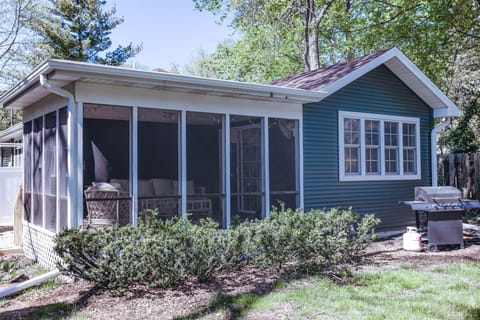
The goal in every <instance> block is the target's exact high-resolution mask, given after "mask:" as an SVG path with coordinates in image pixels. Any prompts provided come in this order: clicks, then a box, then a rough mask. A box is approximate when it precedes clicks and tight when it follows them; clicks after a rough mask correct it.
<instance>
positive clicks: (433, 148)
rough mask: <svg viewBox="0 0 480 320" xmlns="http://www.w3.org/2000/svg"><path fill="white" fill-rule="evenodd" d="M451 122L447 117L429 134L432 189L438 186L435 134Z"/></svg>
mask: <svg viewBox="0 0 480 320" xmlns="http://www.w3.org/2000/svg"><path fill="white" fill-rule="evenodd" d="M451 122H452V118H451V117H448V118H447V120H445V121H444V122H442V123H440V124H439V125H437V126H436V127H434V128H433V129H432V133H431V137H430V139H431V144H432V145H431V157H432V159H431V160H432V187H437V186H438V176H437V134H438V133H439V132H440V131H442V130H443V129H445V127H446V126H447V125H449V124H450V123H451Z"/></svg>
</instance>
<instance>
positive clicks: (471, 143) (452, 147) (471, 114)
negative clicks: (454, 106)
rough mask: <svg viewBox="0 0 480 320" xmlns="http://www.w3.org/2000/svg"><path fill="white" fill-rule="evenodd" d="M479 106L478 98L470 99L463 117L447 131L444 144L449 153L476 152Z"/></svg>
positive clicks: (477, 146)
mask: <svg viewBox="0 0 480 320" xmlns="http://www.w3.org/2000/svg"><path fill="white" fill-rule="evenodd" d="M479 112H480V104H479V101H478V98H472V99H471V100H470V102H469V103H468V104H467V106H466V107H465V111H464V113H463V115H462V116H461V117H460V119H459V120H458V123H457V124H456V126H455V127H454V128H453V129H452V130H450V131H448V133H447V136H446V137H445V138H444V143H445V144H446V146H447V147H448V149H449V151H450V152H451V153H470V152H477V151H478V148H479V145H478V142H479V139H478V138H479V136H478V134H479V133H478V120H479V118H478V115H479Z"/></svg>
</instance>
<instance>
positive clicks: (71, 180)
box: [40, 74, 77, 228]
mask: <svg viewBox="0 0 480 320" xmlns="http://www.w3.org/2000/svg"><path fill="white" fill-rule="evenodd" d="M40 85H41V86H42V87H44V88H45V89H46V90H48V91H49V92H51V93H53V94H56V95H58V96H61V97H63V98H67V100H68V102H67V112H68V120H67V127H68V133H67V148H68V151H67V159H68V160H67V175H68V184H67V201H68V221H69V223H68V227H69V228H75V227H76V226H77V219H76V215H75V214H74V213H75V212H76V207H77V206H76V204H77V203H76V192H74V190H76V188H75V185H76V180H77V179H76V178H75V177H76V174H75V173H74V172H75V171H74V170H76V167H75V157H73V155H72V151H73V150H74V148H76V144H75V143H74V141H76V138H75V129H74V124H76V122H77V121H76V117H75V112H74V111H75V110H74V106H75V105H74V104H75V98H74V96H73V94H72V93H71V92H69V91H67V90H65V89H62V88H59V87H55V86H53V85H52V84H51V83H49V82H48V79H47V76H46V75H44V74H41V75H40Z"/></svg>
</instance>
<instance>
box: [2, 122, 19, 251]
mask: <svg viewBox="0 0 480 320" xmlns="http://www.w3.org/2000/svg"><path fill="white" fill-rule="evenodd" d="M22 137H23V130H22V124H21V123H17V124H15V125H13V126H11V127H9V128H7V129H5V130H2V131H0V226H13V224H14V206H15V202H16V199H17V196H18V194H19V188H20V185H21V182H22V178H23V171H22V169H23V166H22ZM0 246H1V244H0Z"/></svg>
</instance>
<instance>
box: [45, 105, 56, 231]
mask: <svg viewBox="0 0 480 320" xmlns="http://www.w3.org/2000/svg"><path fill="white" fill-rule="evenodd" d="M56 127H57V113H56V112H52V113H49V114H47V115H45V131H44V132H45V138H44V139H45V224H46V225H45V227H46V229H47V230H50V231H52V232H55V231H56V229H57V172H56V171H57V170H56V154H57V150H56V132H57V129H56Z"/></svg>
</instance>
